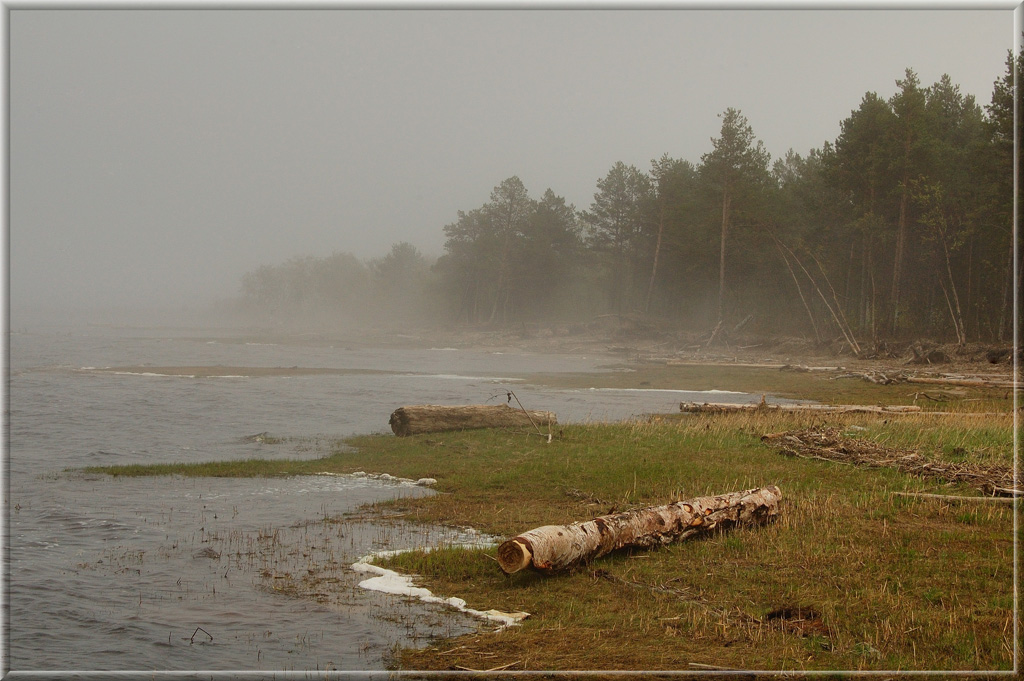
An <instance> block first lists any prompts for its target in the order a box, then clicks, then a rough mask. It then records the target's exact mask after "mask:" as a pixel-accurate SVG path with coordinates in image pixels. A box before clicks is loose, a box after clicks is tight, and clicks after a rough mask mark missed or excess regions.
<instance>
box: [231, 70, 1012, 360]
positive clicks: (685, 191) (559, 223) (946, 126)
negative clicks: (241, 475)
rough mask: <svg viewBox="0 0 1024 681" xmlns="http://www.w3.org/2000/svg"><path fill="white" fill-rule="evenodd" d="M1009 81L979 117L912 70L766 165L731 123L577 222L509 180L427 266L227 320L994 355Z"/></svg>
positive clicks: (310, 272)
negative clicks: (568, 330)
mask: <svg viewBox="0 0 1024 681" xmlns="http://www.w3.org/2000/svg"><path fill="white" fill-rule="evenodd" d="M1006 66H1007V68H1006V72H1005V73H1004V74H1002V76H1001V77H998V78H997V79H996V80H995V83H994V88H993V92H992V95H991V102H990V103H988V104H986V105H984V106H983V105H980V104H979V103H978V102H977V101H976V100H975V97H974V96H973V95H969V94H965V93H963V92H961V91H960V88H959V86H958V85H956V84H955V83H953V82H951V80H950V79H949V77H948V76H944V77H942V78H941V79H940V80H939V81H938V82H936V83H934V84H932V85H925V84H923V83H921V82H920V80H919V78H918V76H917V75H916V74H915V72H914V71H913V70H911V69H907V70H906V72H905V75H904V77H903V78H902V79H900V80H897V81H896V85H897V90H896V92H895V94H894V95H893V96H892V97H890V98H889V99H884V98H882V97H880V96H879V95H877V94H876V93H874V92H868V93H866V94H865V95H864V96H863V98H862V99H861V101H860V103H859V105H858V106H857V107H856V108H855V109H853V110H852V111H851V113H850V115H849V117H848V118H846V119H845V120H843V121H842V122H841V126H840V130H841V132H840V134H839V136H838V137H837V138H836V140H835V141H834V142H825V143H824V144H823V146H822V147H821V148H820V149H813V150H811V151H810V152H809V153H808V154H807V155H806V156H802V155H800V154H799V153H795V152H794V151H792V150H790V151H789V152H788V153H787V154H786V155H785V157H784V158H778V159H774V160H773V159H772V158H770V156H769V154H768V152H767V151H766V150H765V147H764V145H763V143H762V142H761V141H760V140H759V139H758V137H757V134H756V131H755V129H754V127H753V124H752V122H751V121H748V119H747V118H746V117H745V116H744V115H743V113H742V112H741V111H739V110H736V109H732V108H730V109H727V110H726V111H725V112H723V113H721V114H720V115H719V118H720V119H721V130H720V133H719V134H718V136H717V137H715V138H713V139H712V140H711V145H710V149H709V150H708V151H707V153H705V154H704V155H703V156H701V157H700V158H699V159H696V160H688V159H677V158H672V157H671V156H669V155H667V154H666V155H663V156H662V157H661V158H658V159H655V160H653V161H652V162H651V165H650V167H649V168H647V169H643V168H637V167H635V166H632V165H626V164H624V163H622V162H618V163H615V164H614V165H613V166H612V168H611V169H609V170H608V172H607V174H606V175H605V176H604V177H602V178H600V179H599V180H597V185H596V191H595V193H594V199H593V203H592V204H591V205H590V206H589V207H588V208H586V209H584V210H579V209H577V208H576V207H575V206H573V205H571V204H568V203H567V202H566V200H565V199H564V198H563V197H561V196H559V195H558V194H557V193H556V191H555V190H553V189H547V190H545V191H544V192H543V193H542V194H540V195H539V196H538V195H536V194H531V191H530V190H529V189H528V188H527V187H526V186H524V184H523V182H521V181H520V179H519V178H518V177H516V176H512V177H509V178H508V179H505V180H503V181H501V182H500V183H499V184H498V185H497V186H496V187H495V188H494V190H493V191H492V192H491V195H490V198H489V200H488V201H487V202H486V203H484V204H483V205H481V206H478V207H472V208H469V207H467V208H466V209H464V210H460V211H458V214H457V219H456V220H455V221H454V222H452V223H451V224H448V225H445V226H443V227H442V226H440V225H439V226H438V228H439V229H442V228H443V230H444V235H445V237H446V241H445V245H444V253H443V254H442V255H441V256H440V257H438V258H436V259H434V258H428V257H427V256H425V255H424V254H422V253H421V252H419V250H418V249H417V248H416V247H414V246H412V245H411V244H408V243H398V244H395V245H394V246H393V247H392V249H391V251H390V252H389V253H387V254H386V255H383V256H382V257H380V258H377V259H374V260H371V261H368V262H364V261H361V260H359V259H357V258H356V257H354V256H352V255H349V254H339V253H336V254H333V255H330V256H327V257H323V256H316V255H310V256H306V257H302V258H295V259H292V260H289V261H287V262H284V263H281V264H268V265H263V266H261V267H259V268H258V269H256V270H253V271H250V272H248V273H247V274H246V275H245V276H244V277H243V281H242V291H241V298H240V299H239V300H237V301H236V302H235V304H236V305H237V307H238V309H239V310H240V311H242V312H244V313H245V314H246V316H247V317H248V318H251V319H256V320H258V321H259V322H261V323H268V324H299V325H302V324H310V325H314V324H315V325H321V326H324V325H331V324H343V323H362V324H365V323H368V322H375V323H384V322H386V321H387V320H388V319H393V320H395V321H396V323H402V324H409V323H429V322H430V321H434V322H444V323H448V324H451V323H461V324H468V325H473V326H476V325H479V326H483V327H495V328H496V327H507V326H512V325H520V326H522V325H526V324H534V323H544V322H550V321H552V320H556V319H557V320H559V321H562V322H567V323H583V322H587V321H589V320H591V319H593V318H594V317H595V316H597V315H602V314H614V315H623V316H626V315H628V316H631V317H634V318H636V319H639V320H646V321H648V322H651V323H659V324H662V325H668V326H671V327H674V328H678V329H689V330H693V331H698V330H699V331H700V332H701V333H704V334H705V337H708V338H709V339H710V340H714V338H715V336H717V335H719V334H720V333H721V334H728V333H736V332H739V331H741V330H742V332H743V333H751V334H765V335H772V334H782V333H787V334H792V333H794V330H795V332H796V333H798V334H801V335H803V336H804V337H805V338H807V339H808V340H811V339H813V340H814V341H816V342H819V343H821V342H836V341H838V342H840V343H844V344H846V346H847V348H848V349H849V350H850V351H852V352H853V353H855V354H858V355H859V354H862V353H864V352H866V351H868V350H869V349H871V348H877V347H878V346H879V344H883V345H884V343H886V342H887V341H893V340H900V339H909V338H930V339H933V340H935V341H939V342H951V343H957V344H959V345H964V344H966V343H968V342H988V343H991V342H1005V341H1007V340H1009V338H1010V337H1011V335H1012V307H1013V291H1012V286H1013V284H1012V282H1013V280H1014V278H1013V271H1014V256H1013V234H1012V225H1013V170H1014V169H1013V165H1012V163H1013V161H1012V159H1013V157H1014V156H1013V139H1014V121H1013V109H1014V102H1013V69H1014V66H1015V64H1014V58H1013V57H1012V55H1009V56H1008V57H1007V62H1006ZM1016 67H1017V68H1022V67H1024V61H1022V60H1021V58H1018V60H1017V63H1016ZM681 124H682V122H681ZM1018 133H1019V130H1018Z"/></svg>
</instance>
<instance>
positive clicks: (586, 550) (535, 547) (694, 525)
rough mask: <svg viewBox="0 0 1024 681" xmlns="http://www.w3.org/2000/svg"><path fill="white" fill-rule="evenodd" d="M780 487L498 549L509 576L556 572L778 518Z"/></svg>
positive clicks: (543, 531)
mask: <svg viewBox="0 0 1024 681" xmlns="http://www.w3.org/2000/svg"><path fill="white" fill-rule="evenodd" d="M781 498H782V492H780V491H779V488H778V487H776V486H775V485H769V486H768V487H762V488H760V489H748V490H745V491H742V492H731V493H729V494H720V495H717V496H710V497H698V498H696V499H689V500H687V501H677V502H675V503H673V504H668V505H666V506H651V507H649V508H642V509H638V510H635V511H627V512H625V513H616V514H614V515H606V516H601V517H600V518H595V519H593V520H588V521H586V522H579V523H573V524H572V525H546V526H544V527H538V528H537V529H534V530H530V531H529V532H524V533H523V534H520V535H518V536H516V537H513V538H512V539H509V540H508V541H506V542H505V543H503V544H502V545H501V546H499V547H498V565H500V566H501V569H502V570H503V571H504V572H505V573H506V574H512V573H513V572H518V571H519V570H522V569H524V568H528V567H532V568H533V569H535V570H539V571H540V572H545V573H551V572H557V571H559V570H564V569H566V568H568V567H569V566H571V565H574V564H576V563H580V562H583V561H587V560H591V559H593V558H598V557H600V556H603V555H605V554H606V553H609V552H611V551H615V550H616V549H621V548H626V547H636V548H652V547H656V546H661V545H663V544H669V543H671V542H675V541H681V540H683V539H686V538H687V537H690V536H692V535H694V534H697V533H700V532H708V531H710V530H712V529H715V528H721V527H727V526H729V525H734V524H739V523H743V524H757V523H763V522H766V521H767V520H769V519H770V518H772V517H773V516H775V515H777V514H778V509H779V500H780V499H781Z"/></svg>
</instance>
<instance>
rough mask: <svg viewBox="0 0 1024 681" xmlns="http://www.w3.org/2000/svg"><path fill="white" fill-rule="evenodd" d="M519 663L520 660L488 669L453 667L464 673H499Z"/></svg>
mask: <svg viewBox="0 0 1024 681" xmlns="http://www.w3.org/2000/svg"><path fill="white" fill-rule="evenodd" d="M520 662H522V660H516V661H515V662H509V663H508V664H503V665H500V666H498V667H491V668H490V669H473V668H472V667H462V666H460V665H455V668H456V669H461V670H462V671H464V672H500V671H501V670H502V669H508V668H509V667H511V666H512V665H516V664H519V663H520Z"/></svg>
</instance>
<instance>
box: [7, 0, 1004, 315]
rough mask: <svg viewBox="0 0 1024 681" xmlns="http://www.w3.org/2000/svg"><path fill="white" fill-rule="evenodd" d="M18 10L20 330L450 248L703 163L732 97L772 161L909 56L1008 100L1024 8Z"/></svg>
mask: <svg viewBox="0 0 1024 681" xmlns="http://www.w3.org/2000/svg"><path fill="white" fill-rule="evenodd" d="M8 16H9V25H8V27H7V28H8V31H9V36H10V38H9V64H8V67H9V74H10V75H9V84H8V85H9V91H8V97H9V112H10V114H9V115H10V120H9V130H10V132H9V149H8V153H9V223H8V225H7V227H8V230H9V244H8V247H9V253H8V258H9V268H10V272H9V282H10V283H9V285H10V290H9V292H8V296H9V302H10V309H11V315H12V316H11V323H12V326H14V327H17V326H18V325H19V324H20V323H27V321H26V320H29V319H32V320H38V319H46V318H48V317H56V316H66V315H67V314H69V311H70V310H73V311H75V314H78V315H83V316H85V317H89V318H92V319H98V318H100V317H99V316H98V315H101V314H102V315H103V317H104V318H112V317H115V316H129V317H131V316H132V315H136V314H138V313H139V312H140V311H142V312H145V313H147V314H148V315H149V317H147V318H152V317H157V318H162V319H167V318H168V317H167V314H168V312H167V311H171V312H172V313H173V314H182V315H184V314H185V313H186V312H187V311H188V310H190V309H202V308H204V307H207V306H209V305H211V304H215V303H217V302H218V301H224V300H226V299H229V298H232V297H234V296H237V295H239V293H240V291H241V283H242V278H243V275H245V274H246V273H247V272H251V271H253V270H254V269H256V268H258V267H260V266H261V265H278V264H280V263H282V262H285V261H287V260H289V259H290V258H294V257H298V256H313V257H317V258H323V257H326V256H329V255H331V254H332V253H351V254H353V255H354V256H356V257H357V258H360V259H364V260H369V259H372V258H379V257H381V256H384V255H385V254H386V253H387V252H388V250H389V248H390V247H391V245H392V244H395V243H397V242H408V243H410V244H412V245H413V246H415V247H416V248H417V249H419V251H420V252H421V253H422V254H424V256H426V257H427V258H428V259H432V258H436V257H437V256H440V255H441V254H442V253H443V251H444V234H443V231H442V228H443V227H444V226H445V225H446V224H449V223H453V222H455V221H456V219H457V214H458V211H460V210H470V209H473V208H475V207H477V206H480V205H481V204H483V203H484V202H486V201H487V200H488V196H489V194H490V192H491V190H492V188H494V187H495V186H496V185H498V184H499V183H500V182H501V181H502V180H504V179H505V178H508V177H510V176H513V175H516V176H518V177H519V178H520V179H521V180H522V182H523V184H524V185H525V186H526V187H527V188H528V190H529V191H530V193H531V195H532V196H534V197H538V196H540V195H541V194H542V193H543V192H544V190H545V189H547V188H551V189H553V190H554V192H555V193H556V194H558V195H560V196H563V197H565V199H566V200H567V202H568V203H571V204H574V205H575V206H576V208H578V209H586V208H589V206H590V204H591V202H592V201H593V195H594V192H595V183H596V181H597V180H598V179H599V178H601V177H603V176H604V175H605V174H606V173H607V172H608V170H609V168H611V167H612V165H613V164H614V163H615V162H617V161H622V162H624V163H626V164H633V165H636V166H637V167H638V168H640V169H641V170H647V169H648V168H649V167H650V162H651V159H655V158H658V157H660V156H662V155H663V154H669V155H671V156H672V157H675V158H682V159H687V160H690V161H693V162H697V161H699V159H700V157H701V155H702V154H704V153H707V152H708V151H709V150H710V149H711V143H710V140H711V138H712V137H713V136H715V135H716V134H717V132H718V129H719V126H720V125H721V120H720V119H719V118H718V114H720V113H721V112H723V111H724V110H725V109H726V108H728V107H734V108H736V109H739V110H741V111H742V112H743V114H744V115H745V116H746V117H747V118H748V119H749V121H750V123H751V125H752V126H753V129H754V131H755V133H756V135H757V136H758V138H759V139H761V140H763V141H764V143H765V146H766V148H767V150H768V151H769V152H770V153H771V156H772V158H773V159H775V158H778V157H780V156H782V155H784V154H785V153H786V151H787V150H788V149H794V150H796V151H797V152H799V153H802V154H806V153H807V152H808V151H809V150H810V149H814V148H819V147H820V146H821V145H822V144H823V143H824V142H825V141H830V140H835V138H836V136H837V135H838V134H839V132H840V130H839V124H840V121H841V120H843V119H844V118H845V117H847V116H849V115H850V111H851V110H852V109H854V108H856V107H857V106H858V104H859V102H860V101H861V98H862V96H863V95H864V93H865V92H867V91H877V92H878V93H879V94H880V95H881V96H882V97H889V96H891V95H892V94H893V92H895V90H896V86H895V81H896V79H899V78H902V77H903V73H904V69H905V68H908V67H911V68H914V69H915V70H916V71H917V73H918V75H919V76H920V79H921V82H922V83H923V84H925V85H928V84H930V83H932V82H935V81H936V80H937V79H938V78H939V77H940V76H941V75H942V74H944V73H948V74H949V75H950V76H951V78H952V81H953V82H954V83H956V84H959V86H960V87H961V89H962V90H963V92H965V93H969V94H973V95H975V96H976V97H977V99H978V101H979V103H981V104H987V103H988V102H989V100H990V98H991V93H992V84H993V81H995V80H996V79H997V78H999V77H1001V75H1002V74H1003V73H1004V71H1005V65H1004V62H1005V58H1006V52H1007V50H1008V49H1009V48H1010V47H1011V45H1012V42H1013V37H1014V27H1013V12H1012V5H1011V4H1010V3H1006V4H1005V5H1004V6H1003V8H1002V9H991V8H983V9H973V10H969V11H952V10H934V9H930V10H912V11H895V10H854V11H837V10H832V11H811V10H804V9H798V10H791V11H785V10H758V11H751V10H730V11H725V10H682V9H671V10H635V9H629V10H620V11H605V10H593V9H591V10H572V11H554V10H542V11H535V10H533V11H504V10H487V11H479V10H476V11H474V10H429V11H428V10H418V11H406V10H351V9H335V10H216V11H214V10H199V9H177V10H160V11H156V10H121V9H113V10H112V9H105V10H78V9H75V10H69V9H54V10H50V9H42V8H39V9H14V10H11V11H10V13H9V15H8ZM134 318H135V319H140V320H141V319H143V317H141V316H136V317H134Z"/></svg>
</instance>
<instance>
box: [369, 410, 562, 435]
mask: <svg viewBox="0 0 1024 681" xmlns="http://www.w3.org/2000/svg"><path fill="white" fill-rule="evenodd" d="M389 423H390V424H391V430H392V432H394V434H395V435H398V436H405V435H418V434H420V433H438V432H442V431H446V430H469V429H471V428H531V429H532V428H535V427H542V426H553V425H556V424H557V423H558V419H557V418H556V417H555V415H554V414H553V413H551V412H550V411H527V410H525V409H513V408H512V407H509V406H508V405H505V404H499V405H497V406H495V405H481V404H470V405H462V406H441V405H436V404H421V405H415V406H410V407H399V408H398V409H396V410H395V411H394V412H392V414H391V420H390V421H389Z"/></svg>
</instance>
